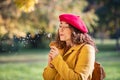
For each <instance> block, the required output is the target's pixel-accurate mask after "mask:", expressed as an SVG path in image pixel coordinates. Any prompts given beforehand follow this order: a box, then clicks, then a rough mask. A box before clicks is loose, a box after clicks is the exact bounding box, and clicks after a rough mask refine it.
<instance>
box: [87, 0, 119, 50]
mask: <svg viewBox="0 0 120 80" xmlns="http://www.w3.org/2000/svg"><path fill="white" fill-rule="evenodd" d="M88 1H89V2H90V4H91V6H92V5H94V7H92V8H94V9H96V14H97V15H98V16H99V26H100V27H99V28H98V30H101V31H102V32H103V33H104V34H103V36H104V35H105V34H107V33H108V34H109V35H110V37H111V38H114V39H116V47H117V48H118V49H120V44H119V37H120V0H88Z"/></svg>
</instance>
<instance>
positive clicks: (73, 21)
mask: <svg viewBox="0 0 120 80" xmlns="http://www.w3.org/2000/svg"><path fill="white" fill-rule="evenodd" d="M59 20H60V21H65V22H67V23H68V24H70V25H72V26H73V27H75V28H76V29H78V30H80V31H81V32H82V33H87V32H88V29H87V27H86V25H85V23H84V22H83V21H82V19H81V18H80V17H79V16H77V15H74V14H61V15H59Z"/></svg>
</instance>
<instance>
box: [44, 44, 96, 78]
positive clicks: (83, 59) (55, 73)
mask: <svg viewBox="0 0 120 80" xmlns="http://www.w3.org/2000/svg"><path fill="white" fill-rule="evenodd" d="M81 45H82V44H81ZM81 45H77V46H74V47H71V48H70V49H69V50H68V51H67V52H66V53H65V54H64V55H63V50H62V49H59V55H57V56H56V57H55V58H54V59H53V60H52V62H51V64H53V65H54V68H51V67H49V66H47V67H46V68H45V69H44V72H43V78H44V80H91V78H92V71H93V69H94V61H95V49H94V47H92V46H91V45H89V44H85V45H84V46H83V47H82V49H81V51H80V53H79V55H77V51H78V50H79V48H80V47H81ZM77 58H78V59H77Z"/></svg>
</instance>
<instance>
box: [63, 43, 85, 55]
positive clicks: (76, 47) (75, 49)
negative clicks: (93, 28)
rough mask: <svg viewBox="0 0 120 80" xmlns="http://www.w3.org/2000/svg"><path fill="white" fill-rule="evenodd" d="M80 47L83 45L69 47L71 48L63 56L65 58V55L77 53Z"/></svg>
mask: <svg viewBox="0 0 120 80" xmlns="http://www.w3.org/2000/svg"><path fill="white" fill-rule="evenodd" d="M82 45H84V43H83V44H79V45H75V46H73V47H71V48H70V49H69V50H68V51H67V52H66V53H65V55H64V56H66V55H68V54H70V53H72V52H74V51H75V52H77V51H78V50H79V49H80V47H81V46H82Z"/></svg>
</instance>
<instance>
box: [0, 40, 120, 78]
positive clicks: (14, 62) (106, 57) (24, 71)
mask: <svg viewBox="0 0 120 80" xmlns="http://www.w3.org/2000/svg"><path fill="white" fill-rule="evenodd" d="M98 43H99V41H98ZM113 43H114V41H112V42H111V41H107V43H106V44H105V43H104V44H103V45H99V44H98V48H99V50H100V51H99V53H98V54H96V61H98V62H100V63H101V64H102V66H103V67H104V69H105V72H106V78H105V80H120V69H119V67H120V62H119V61H120V52H117V51H115V50H114V47H115V46H114V44H113ZM47 53H48V50H38V49H37V50H29V51H27V50H26V51H19V52H16V53H11V52H10V53H8V55H6V54H5V55H3V54H2V55H0V61H1V62H0V80H43V78H42V72H43V70H44V68H45V66H46V65H47Z"/></svg>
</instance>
